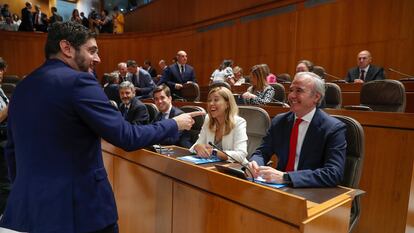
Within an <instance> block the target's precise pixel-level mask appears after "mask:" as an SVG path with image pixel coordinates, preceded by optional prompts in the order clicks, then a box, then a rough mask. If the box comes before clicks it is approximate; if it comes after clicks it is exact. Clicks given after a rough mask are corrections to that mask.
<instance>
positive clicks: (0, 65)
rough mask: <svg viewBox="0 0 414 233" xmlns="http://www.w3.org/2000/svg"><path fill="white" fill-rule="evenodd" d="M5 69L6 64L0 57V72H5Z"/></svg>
mask: <svg viewBox="0 0 414 233" xmlns="http://www.w3.org/2000/svg"><path fill="white" fill-rule="evenodd" d="M6 68H7V62H6V61H5V60H4V59H3V58H2V57H0V70H5V69H6Z"/></svg>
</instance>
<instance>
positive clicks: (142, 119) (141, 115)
mask: <svg viewBox="0 0 414 233" xmlns="http://www.w3.org/2000/svg"><path fill="white" fill-rule="evenodd" d="M119 96H120V97H121V101H122V103H121V105H120V106H119V111H121V114H122V116H123V117H124V118H125V120H127V121H128V122H130V123H131V124H136V125H146V124H148V123H149V114H148V110H147V107H145V104H143V103H142V102H141V101H140V100H139V99H138V98H137V97H136V96H135V87H134V84H132V83H131V82H129V81H125V82H122V83H121V84H120V85H119Z"/></svg>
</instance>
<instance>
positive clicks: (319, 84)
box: [295, 72, 325, 106]
mask: <svg viewBox="0 0 414 233" xmlns="http://www.w3.org/2000/svg"><path fill="white" fill-rule="evenodd" d="M296 78H299V79H302V78H308V79H310V80H312V82H313V89H312V91H313V92H314V93H319V94H320V95H321V98H320V99H319V100H318V106H320V105H321V103H322V100H323V98H324V97H325V83H324V82H323V80H322V79H321V77H319V76H318V75H317V74H315V73H312V72H299V73H297V74H296V75H295V79H296Z"/></svg>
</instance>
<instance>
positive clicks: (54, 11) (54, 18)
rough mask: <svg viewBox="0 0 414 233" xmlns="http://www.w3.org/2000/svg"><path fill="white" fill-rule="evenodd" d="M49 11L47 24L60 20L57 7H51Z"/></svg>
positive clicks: (61, 19)
mask: <svg viewBox="0 0 414 233" xmlns="http://www.w3.org/2000/svg"><path fill="white" fill-rule="evenodd" d="M50 11H51V12H52V16H50V18H49V24H53V23H55V22H62V21H63V18H62V16H60V15H59V14H58V12H57V11H58V9H57V8H56V7H54V6H53V7H51V8H50Z"/></svg>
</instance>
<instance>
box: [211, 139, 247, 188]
mask: <svg viewBox="0 0 414 233" xmlns="http://www.w3.org/2000/svg"><path fill="white" fill-rule="evenodd" d="M208 144H209V145H210V146H212V147H213V148H214V149H216V150H218V151H220V152H222V153H223V154H225V155H226V156H227V157H229V158H231V159H233V160H234V161H235V162H236V163H238V164H240V165H241V166H242V167H243V168H244V169H245V170H247V171H248V172H249V174H250V176H251V177H252V181H253V183H255V181H254V176H253V172H252V171H250V169H249V168H248V167H247V166H246V165H244V164H243V163H241V162H240V161H238V160H237V159H235V158H233V157H232V156H230V155H229V154H227V153H226V152H224V151H223V150H222V149H220V148H218V147H217V146H216V145H215V144H214V143H212V142H208Z"/></svg>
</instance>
